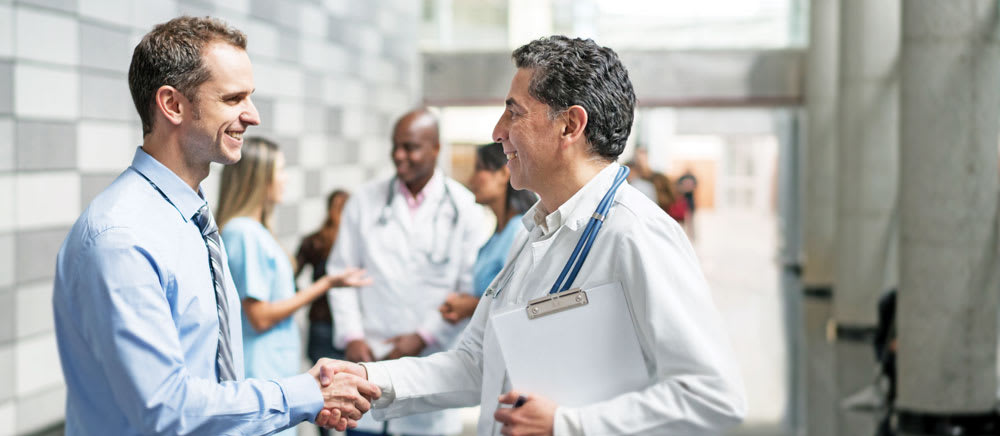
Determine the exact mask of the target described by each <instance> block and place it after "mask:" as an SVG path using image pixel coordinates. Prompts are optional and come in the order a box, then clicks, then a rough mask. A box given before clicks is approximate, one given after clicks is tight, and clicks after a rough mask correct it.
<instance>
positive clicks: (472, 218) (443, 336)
mask: <svg viewBox="0 0 1000 436" xmlns="http://www.w3.org/2000/svg"><path fill="white" fill-rule="evenodd" d="M471 206H472V204H471V203H470V207H465V208H464V210H462V214H461V216H462V219H461V221H460V226H461V227H460V228H459V230H458V231H460V232H461V233H460V234H459V236H461V240H460V241H459V242H458V243H457V244H456V247H455V249H456V250H458V253H456V255H457V256H456V258H457V259H458V260H457V262H458V277H457V280H456V282H455V289H454V292H461V293H466V294H471V293H472V286H473V285H472V280H473V267H474V266H475V264H476V256H477V255H478V254H479V247H480V246H481V245H482V241H481V235H482V232H481V231H480V226H481V225H482V222H483V216H482V212H481V211H480V210H479V209H478V208H476V207H471ZM441 303H444V301H442V302H441ZM420 329H421V330H422V331H425V332H427V333H428V334H430V335H431V336H433V337H434V340H435V341H437V343H438V344H440V345H441V347H442V348H448V347H449V346H450V345H451V344H452V342H454V341H455V338H456V337H457V336H458V335H459V334H460V333H462V324H461V323H459V324H457V325H455V324H451V323H449V322H447V321H445V320H444V318H442V317H441V312H439V311H438V310H437V307H435V308H434V310H431V311H429V312H427V313H426V314H425V315H424V319H423V323H421V326H420Z"/></svg>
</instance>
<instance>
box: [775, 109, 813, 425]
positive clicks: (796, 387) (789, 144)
mask: <svg viewBox="0 0 1000 436" xmlns="http://www.w3.org/2000/svg"><path fill="white" fill-rule="evenodd" d="M774 112H775V113H774V119H775V122H774V127H775V128H774V131H775V136H776V137H777V139H778V147H779V149H778V157H779V161H778V212H779V214H780V217H781V218H780V228H781V235H780V237H781V244H780V247H781V248H780V250H781V251H780V256H781V259H782V265H783V268H782V271H781V293H782V295H783V297H784V298H783V303H784V304H783V309H784V310H783V315H784V321H785V326H784V327H785V333H786V339H787V341H786V342H787V350H788V378H787V379H786V380H787V382H788V385H787V391H786V392H787V395H788V406H787V408H786V410H785V416H784V427H785V432H784V433H785V434H786V435H789V436H804V435H805V407H804V406H805V402H804V398H803V397H804V392H805V389H804V388H805V386H804V382H805V374H804V372H805V371H804V365H803V362H805V357H806V355H805V349H804V348H805V332H804V331H803V329H802V326H803V316H802V281H801V275H800V271H799V270H800V269H801V268H800V264H799V257H800V254H801V252H802V205H801V201H802V195H801V192H800V191H801V186H802V176H803V171H802V167H801V166H800V162H801V161H802V157H801V154H802V152H803V148H804V142H805V141H804V139H805V138H804V136H805V135H804V134H803V131H804V130H805V129H804V128H803V124H804V123H803V118H804V117H803V113H804V111H803V110H801V109H798V108H794V109H793V108H789V109H779V110H774Z"/></svg>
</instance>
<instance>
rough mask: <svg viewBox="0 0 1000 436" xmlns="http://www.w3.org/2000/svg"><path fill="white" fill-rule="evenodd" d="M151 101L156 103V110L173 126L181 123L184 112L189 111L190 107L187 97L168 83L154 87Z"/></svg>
mask: <svg viewBox="0 0 1000 436" xmlns="http://www.w3.org/2000/svg"><path fill="white" fill-rule="evenodd" d="M153 103H154V104H155V105H156V112H158V113H160V115H163V117H164V118H166V119H167V122H169V123H170V124H173V125H175V126H177V125H180V124H181V121H183V120H184V116H185V115H186V113H185V112H190V111H191V107H192V105H191V102H190V101H188V99H187V97H185V96H184V94H182V93H181V92H180V91H178V90H177V88H174V87H173V86H170V85H163V86H161V87H159V88H157V89H156V94H154V95H153Z"/></svg>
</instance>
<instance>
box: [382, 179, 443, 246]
mask: <svg viewBox="0 0 1000 436" xmlns="http://www.w3.org/2000/svg"><path fill="white" fill-rule="evenodd" d="M397 180H399V179H398V178H397V177H393V178H392V180H390V181H389V193H388V194H387V195H386V197H385V204H384V205H382V212H381V213H380V214H379V216H378V221H376V223H377V224H378V225H379V226H385V225H386V224H388V223H389V214H391V213H392V201H393V200H394V199H395V198H396V181H397ZM445 201H447V202H448V203H449V204H450V205H451V209H452V210H453V211H454V212H455V213H454V214H452V216H451V227H450V228H449V230H448V242H447V243H446V244H445V245H444V254H443V255H442V256H441V257H437V256H435V255H434V253H435V252H436V251H437V250H436V249H437V246H438V239H439V238H438V225H437V223H438V217H439V216H440V215H441V208H443V207H444V203H445ZM457 224H458V204H456V203H455V198H454V197H452V196H451V189H448V182H447V181H446V182H444V195H443V196H442V197H441V201H439V202H438V205H437V209H436V210H435V211H434V220H433V221H431V228H432V230H431V231H432V232H433V233H432V234H431V249H430V251H428V252H426V253H424V254H425V255H426V256H427V261H428V262H430V263H432V264H434V265H444V264H446V263H448V262H450V261H451V253H450V250H449V247H451V243H452V238H454V237H455V228H456V226H457Z"/></svg>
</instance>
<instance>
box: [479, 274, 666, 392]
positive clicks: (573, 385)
mask: <svg viewBox="0 0 1000 436" xmlns="http://www.w3.org/2000/svg"><path fill="white" fill-rule="evenodd" d="M632 319H633V318H632V315H631V311H630V310H629V306H628V301H627V300H626V298H625V292H624V290H623V289H622V285H621V283H620V282H613V283H609V284H606V285H601V286H597V287H594V288H591V289H587V290H581V289H579V288H576V289H570V290H567V291H563V292H560V293H556V294H550V295H546V296H545V297H542V298H538V299H536V300H532V301H531V302H529V303H528V305H527V306H526V307H517V308H514V309H512V310H508V311H505V312H501V313H498V314H496V315H494V316H493V317H492V322H493V326H494V331H495V332H496V336H497V339H498V342H499V344H500V350H501V353H502V354H503V359H504V363H505V364H506V366H507V374H508V376H509V377H510V381H511V385H512V386H513V387H514V389H517V390H519V391H524V392H529V393H534V394H538V395H542V396H545V397H546V398H549V399H551V400H553V401H555V402H556V404H559V405H564V406H568V407H579V406H585V405H588V404H592V403H595V402H598V401H604V400H608V399H611V398H613V397H615V396H617V395H620V394H623V393H626V392H632V391H637V390H640V389H643V388H645V387H646V386H648V385H649V383H650V377H649V372H648V370H647V369H646V365H645V361H644V360H643V357H642V349H641V348H640V346H639V338H638V335H637V334H636V328H635V325H634V323H633V322H632Z"/></svg>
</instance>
